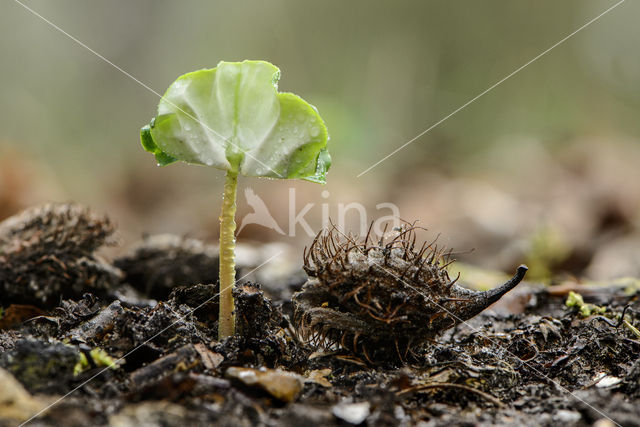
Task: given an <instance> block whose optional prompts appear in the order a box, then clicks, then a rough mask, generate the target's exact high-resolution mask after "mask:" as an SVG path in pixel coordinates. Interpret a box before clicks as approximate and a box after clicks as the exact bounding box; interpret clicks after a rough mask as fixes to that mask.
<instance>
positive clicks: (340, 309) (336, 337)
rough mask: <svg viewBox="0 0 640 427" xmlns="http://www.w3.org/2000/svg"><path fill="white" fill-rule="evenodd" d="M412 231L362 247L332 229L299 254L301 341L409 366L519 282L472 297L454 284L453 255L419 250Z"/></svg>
mask: <svg viewBox="0 0 640 427" xmlns="http://www.w3.org/2000/svg"><path fill="white" fill-rule="evenodd" d="M416 230H417V228H416V227H414V226H412V225H408V226H407V227H405V228H403V229H402V230H400V231H399V232H398V233H397V234H396V235H395V236H394V237H392V238H390V239H389V240H388V241H385V239H384V238H381V239H379V240H374V239H373V238H372V237H371V228H370V229H369V233H368V234H367V236H366V237H365V239H364V240H363V241H358V240H356V239H355V238H353V237H351V236H345V235H344V234H342V233H341V232H339V231H338V230H337V229H336V228H335V227H333V228H332V229H330V230H329V231H328V232H325V233H322V234H319V235H318V236H316V238H315V240H314V241H313V243H312V244H311V246H310V248H309V249H308V250H305V253H304V269H305V271H306V272H307V275H308V276H309V280H308V281H307V283H306V284H305V285H304V286H303V287H302V290H301V291H300V292H298V293H297V294H295V295H294V296H293V302H294V306H295V312H294V322H295V323H296V325H297V327H298V331H299V333H300V335H301V337H302V338H303V339H305V340H307V341H309V342H311V343H312V344H315V345H322V346H324V347H325V348H336V347H341V348H344V349H347V350H349V351H351V352H352V353H354V354H355V355H358V356H362V357H363V358H365V359H367V360H368V361H370V362H373V361H385V360H386V361H401V362H402V361H406V360H408V358H413V357H415V356H417V355H418V353H419V350H420V349H421V348H422V347H423V346H424V345H425V344H426V343H427V342H429V341H431V340H432V339H433V338H434V337H435V336H436V335H438V334H440V333H441V332H443V331H445V330H446V329H448V328H451V327H452V326H454V325H456V324H458V323H460V322H463V321H465V320H468V319H470V318H471V317H473V316H475V315H476V314H478V313H480V312H481V311H482V310H484V309H485V308H487V307H488V306H489V305H491V304H492V303H494V302H495V301H497V300H498V299H499V298H500V297H501V296H502V295H504V294H505V293H506V292H508V291H509V290H511V289H512V288H514V287H515V286H516V285H517V284H518V283H519V282H520V281H521V280H522V278H523V277H524V275H525V273H526V271H527V267H525V266H520V267H519V268H518V271H517V273H516V275H515V276H514V277H513V278H512V279H511V280H509V281H508V282H507V283H505V284H504V285H502V286H499V287H497V288H495V289H492V290H490V291H486V292H476V291H472V290H470V289H466V288H463V287H461V286H459V285H457V284H456V281H457V280H458V278H456V279H454V280H452V279H451V278H450V277H449V273H448V272H447V266H448V265H449V264H450V263H451V262H452V259H451V252H446V251H444V249H441V248H438V247H437V246H436V245H435V242H432V243H431V244H429V243H424V244H423V245H421V246H420V247H417V246H416V239H417V235H416Z"/></svg>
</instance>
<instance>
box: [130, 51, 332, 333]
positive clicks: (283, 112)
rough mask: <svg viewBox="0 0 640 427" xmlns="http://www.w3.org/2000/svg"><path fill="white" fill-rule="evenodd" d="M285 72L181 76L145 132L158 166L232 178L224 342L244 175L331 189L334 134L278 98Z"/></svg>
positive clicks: (224, 264)
mask: <svg viewBox="0 0 640 427" xmlns="http://www.w3.org/2000/svg"><path fill="white" fill-rule="evenodd" d="M279 77H280V70H278V68H277V67H275V66H274V65H272V64H270V63H268V62H265V61H243V62H220V63H219V64H218V66H217V67H216V68H213V69H205V70H199V71H194V72H191V73H187V74H184V75H183V76H180V77H179V78H178V79H177V80H176V81H175V82H173V84H171V86H169V89H167V91H166V93H165V94H164V96H163V97H162V99H161V100H160V103H159V105H158V113H157V115H156V117H155V118H153V119H152V120H151V123H150V124H149V125H147V126H145V127H143V128H142V130H141V141H142V146H143V147H144V149H145V150H147V151H149V152H150V153H153V154H154V155H155V156H156V159H157V161H158V165H160V166H165V165H168V164H170V163H173V162H176V161H178V160H181V161H184V162H186V163H191V164H197V165H205V166H213V167H215V168H218V169H222V170H224V171H226V179H225V183H224V192H223V201H222V213H221V215H220V319H219V324H218V335H219V338H220V339H222V338H225V337H227V336H230V335H233V334H234V331H235V323H234V315H233V308H234V304H233V297H232V294H231V290H232V287H233V285H234V283H235V229H236V224H235V211H236V189H237V183H238V175H239V174H242V175H244V176H256V177H266V178H283V179H284V178H287V179H304V180H307V181H311V182H316V183H321V184H324V183H325V175H326V172H327V170H328V169H329V167H330V165H331V158H330V156H329V154H328V152H327V149H326V146H327V140H328V133H327V128H326V126H325V125H324V122H323V120H322V118H321V117H320V115H319V114H318V112H317V111H316V109H315V108H314V107H313V106H312V105H310V104H308V103H307V102H305V101H304V100H303V99H302V98H300V97H299V96H297V95H294V94H292V93H280V92H278V86H277V83H278V79H279Z"/></svg>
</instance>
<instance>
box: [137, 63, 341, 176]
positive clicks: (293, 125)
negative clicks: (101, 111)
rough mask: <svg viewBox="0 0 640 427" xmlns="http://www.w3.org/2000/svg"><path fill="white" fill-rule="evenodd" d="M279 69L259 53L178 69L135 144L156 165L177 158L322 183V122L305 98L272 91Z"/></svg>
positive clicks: (325, 158)
mask: <svg viewBox="0 0 640 427" xmlns="http://www.w3.org/2000/svg"><path fill="white" fill-rule="evenodd" d="M279 77H280V71H279V70H278V68H277V67H275V66H274V65H272V64H270V63H268V62H265V61H243V62H220V63H219V64H218V66H217V67H216V68H213V69H210V70H199V71H195V72H192V73H188V74H185V75H183V76H181V77H179V78H178V79H177V80H176V81H175V82H174V83H173V84H172V85H171V86H170V87H169V89H167V92H166V93H165V94H164V96H163V97H162V99H161V100H160V103H159V105H158V114H157V116H156V117H155V118H154V120H152V122H151V124H150V125H149V126H145V127H144V128H143V129H142V131H141V139H142V145H143V147H144V148H145V150H147V151H149V152H151V153H153V154H154V155H155V156H156V158H157V160H158V163H159V164H161V165H164V164H169V163H172V162H173V161H176V160H182V161H184V162H187V163H195V164H201V165H208V166H213V167H216V168H219V169H224V170H229V169H231V170H237V171H238V172H240V173H241V174H243V175H245V176H258V177H269V178H299V179H306V180H309V181H313V182H319V183H324V182H325V174H326V172H327V170H328V169H329V167H330V165H331V159H330V157H329V154H328V152H327V150H326V146H327V140H328V133H327V128H326V126H325V124H324V122H323V120H322V118H321V117H320V115H319V114H318V112H317V111H316V110H315V108H314V107H313V106H311V105H310V104H308V103H307V102H306V101H304V100H303V99H302V98H300V97H299V96H297V95H294V94H291V93H279V92H278V89H277V82H278V79H279Z"/></svg>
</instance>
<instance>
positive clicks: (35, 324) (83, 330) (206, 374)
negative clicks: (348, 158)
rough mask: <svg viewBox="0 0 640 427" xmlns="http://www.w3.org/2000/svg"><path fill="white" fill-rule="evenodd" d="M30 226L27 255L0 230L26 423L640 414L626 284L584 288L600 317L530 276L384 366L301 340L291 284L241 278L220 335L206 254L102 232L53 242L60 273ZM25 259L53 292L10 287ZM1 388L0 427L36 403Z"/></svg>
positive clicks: (571, 418) (518, 421)
mask: <svg viewBox="0 0 640 427" xmlns="http://www.w3.org/2000/svg"><path fill="white" fill-rule="evenodd" d="M65 212H67V211H65ZM83 212H84V211H83ZM82 215H85V217H87V216H86V215H89V214H87V213H86V212H84V213H82ZM87 218H89V217H87ZM32 222H33V221H32ZM38 224H39V225H35V226H34V227H36V228H38V227H39V228H40V229H46V225H42V224H41V223H38ZM58 224H59V223H58ZM0 230H2V229H1V228H0ZM79 230H80V232H83V233H85V232H86V231H85V230H86V228H82V227H81V228H80V229H79ZM91 233H94V234H95V233H96V231H95V230H94V231H92V232H91ZM40 234H43V233H40ZM46 234H47V233H44V235H46ZM107 234H108V233H107ZM34 235H38V233H36V234H29V236H31V237H30V239H31V240H30V241H29V245H30V246H29V248H28V250H26V249H23V250H22V252H20V251H17V250H14V249H12V248H16V247H21V246H20V242H16V239H19V234H16V233H13V234H11V239H12V240H11V241H12V242H13V243H11V244H9V243H7V242H8V241H9V239H8V238H5V240H2V239H3V236H0V242H3V241H4V242H5V243H3V244H4V245H5V246H4V247H3V252H2V253H0V258H1V259H2V262H3V264H2V268H1V269H0V285H2V286H3V288H4V289H5V292H4V293H3V295H2V298H1V299H0V301H1V304H2V306H3V308H4V314H3V317H2V318H1V319H0V322H1V323H0V328H1V329H0V367H2V368H3V369H4V370H6V371H7V372H9V373H10V374H11V375H12V376H13V377H14V378H15V379H16V380H17V381H18V382H19V383H21V384H22V385H23V386H24V388H25V389H26V390H27V391H28V392H29V393H30V394H31V395H33V396H32V397H31V398H33V399H36V400H37V402H39V403H40V406H39V407H40V408H42V407H44V406H45V405H46V404H48V403H54V402H55V405H53V406H51V407H50V408H48V409H47V410H46V411H44V412H42V413H40V414H38V416H37V417H36V418H34V419H32V420H30V423H32V424H35V425H65V426H70V425H78V426H86V425H114V426H129V425H140V424H144V425H211V424H216V425H229V426H243V425H247V426H249V425H291V426H299V425H305V424H306V425H349V424H362V425H416V424H421V423H422V424H423V425H442V426H449V425H478V424H480V425H558V424H561V425H565V426H573V425H576V426H582V425H593V424H594V423H599V424H598V425H600V426H604V425H615V424H614V423H618V424H620V425H640V357H639V356H640V340H639V338H638V337H637V336H636V335H634V331H633V329H632V328H630V327H628V325H627V324H625V323H624V322H618V321H617V317H619V316H618V315H620V314H622V312H623V309H624V308H625V307H627V309H626V314H625V319H626V320H627V322H629V323H630V324H631V325H636V324H637V323H638V319H639V316H640V302H638V299H637V291H636V290H635V289H633V288H631V289H629V288H627V289H624V288H622V287H605V286H603V287H601V288H597V289H594V288H589V292H586V290H585V291H584V292H583V295H584V297H585V300H586V302H588V303H594V304H597V305H598V306H600V307H605V308H606V312H605V313H604V315H591V316H588V317H583V316H582V315H581V314H580V313H578V310H577V309H576V308H568V307H566V306H565V300H566V298H567V291H566V290H564V289H559V288H557V287H556V288H544V287H542V286H535V285H534V284H531V283H524V284H521V285H520V286H519V287H518V288H517V289H516V290H514V291H513V292H511V293H510V294H509V295H507V296H506V297H505V298H504V299H503V300H502V301H501V302H500V303H498V304H500V305H498V306H494V307H493V309H492V310H488V311H485V312H482V313H481V314H479V315H477V316H476V317H474V318H472V319H471V320H469V321H468V322H466V323H464V324H461V325H458V326H456V327H455V328H453V329H449V330H447V331H446V332H444V333H443V334H441V335H440V336H438V337H435V338H433V339H432V340H430V341H429V342H428V343H427V344H426V345H424V346H423V347H422V348H421V349H420V350H419V351H418V354H417V355H416V357H413V358H411V360H407V361H397V363H395V364H394V363H385V364H376V363H374V362H371V361H369V360H367V359H366V358H365V357H362V355H360V354H354V353H351V352H350V351H349V350H347V349H340V348H338V347H334V348H332V349H322V348H318V347H313V346H312V345H310V344H308V343H305V342H303V341H301V340H300V338H299V333H298V331H296V326H295V325H293V324H292V323H291V319H292V314H293V311H292V306H291V300H290V291H291V290H292V288H293V290H297V289H300V287H301V286H302V283H301V282H300V281H299V280H294V279H293V278H292V279H291V280H290V281H289V282H287V283H286V284H283V286H282V288H283V290H282V292H277V291H271V292H269V291H267V289H269V290H272V289H274V286H273V284H269V286H265V288H264V289H263V288H262V287H261V286H260V284H257V283H241V284H239V285H237V286H236V289H235V290H234V296H235V298H236V313H237V332H238V334H237V335H235V336H233V337H230V338H228V339H226V340H224V341H222V342H219V341H218V340H217V316H218V299H217V292H218V288H217V284H215V283H212V282H213V280H206V279H207V278H208V276H207V274H209V273H207V271H208V268H207V269H203V268H202V266H203V265H207V266H208V265H211V266H215V265H216V263H215V259H214V258H215V257H216V255H215V251H213V252H212V251H210V250H207V249H206V248H205V247H204V246H201V245H200V244H199V243H198V244H196V243H194V242H193V241H186V240H184V239H178V238H175V239H170V241H168V240H167V238H165V239H161V241H162V244H161V245H156V246H155V247H153V239H151V240H150V239H147V240H146V242H145V243H141V245H140V246H139V248H138V249H136V250H134V251H132V253H130V254H128V255H126V256H125V257H123V258H121V259H118V260H114V261H113V262H107V261H104V260H101V259H99V258H97V257H96V256H95V255H94V254H93V250H94V249H95V248H96V247H97V246H100V244H101V243H102V241H104V240H105V238H106V236H105V235H103V233H98V234H97V235H99V236H100V239H102V240H101V242H97V243H96V245H95V246H92V245H87V243H86V241H85V240H83V239H76V240H73V239H72V238H71V237H69V236H70V234H68V235H67V234H65V236H67V242H71V243H67V245H71V246H73V244H74V243H73V242H75V241H80V242H82V247H81V249H82V250H81V251H79V252H74V251H73V250H72V249H73V248H72V247H68V246H67V247H65V246H64V245H58V246H56V251H57V252H55V256H56V258H57V259H59V260H61V261H62V262H63V264H64V265H65V266H66V267H65V268H63V267H62V266H61V264H59V263H56V261H55V260H53V258H51V257H48V258H47V257H46V255H47V253H49V251H50V249H49V246H48V245H50V244H51V241H49V242H44V241H39V240H37V238H34V237H33V236H34ZM16 236H17V237H16ZM4 237H6V236H4ZM167 242H168V243H167ZM185 242H186V243H185ZM22 243H24V245H26V244H27V243H26V242H22ZM16 245H17V246H16ZM24 245H23V246H24ZM38 245H39V246H38ZM10 250H13V252H11V251H10ZM25 253H26V254H35V255H29V256H32V258H25V259H22V258H20V257H21V256H22V255H21V254H25ZM35 257H37V259H42V258H43V257H45V258H44V259H45V260H46V262H45V261H43V262H40V263H38V262H36V261H37V259H36V258H35ZM80 258H84V259H87V260H90V261H91V263H93V264H92V265H97V263H99V265H100V268H99V269H98V268H94V267H91V269H90V270H86V271H90V272H91V274H93V276H92V275H91V274H89V273H86V272H83V273H82V274H73V271H72V272H71V273H68V269H69V268H74V266H75V268H78V269H82V268H84V267H83V265H84V264H81V263H77V260H78V259H80ZM301 258H302V257H301ZM25 263H30V264H25ZM24 265H30V266H31V267H30V269H29V270H28V271H26V272H25V273H24V274H28V275H30V276H29V277H32V278H38V277H46V281H44V282H38V281H37V280H36V279H33V280H32V281H35V282H37V283H46V284H47V286H49V285H50V286H52V290H51V289H49V288H43V287H42V286H30V285H29V280H27V279H25V278H21V281H15V280H14V279H15V277H16V274H18V273H16V271H21V272H22V271H23V270H24V268H23V266H24ZM48 265H57V266H58V267H55V268H54V267H52V268H50V269H48V270H47V266H48ZM212 268H214V267H212ZM83 271H85V270H83ZM96 272H97V273H96ZM64 273H67V275H68V277H66V276H64ZM21 274H22V273H21ZM94 276H95V277H97V278H99V279H96V280H97V281H94V282H91V280H90V278H91V277H94ZM214 276H215V274H214ZM83 280H84V281H85V282H82V281H83ZM461 281H462V282H463V283H464V277H463V278H461ZM66 283H70V284H71V286H70V287H69V288H65V287H64V286H65V284H66ZM79 283H85V286H83V287H79V285H78V284H79ZM285 285H286V286H287V288H286V289H284V286H285ZM18 286H20V287H18ZM43 286H44V285H43ZM81 288H82V289H81ZM64 289H70V290H71V291H69V292H65V291H64ZM275 289H277V287H275ZM7 290H10V292H8V291H7ZM96 290H97V291H96ZM574 290H575V289H574ZM578 290H580V289H579V288H578ZM81 291H84V293H83V292H81ZM56 292H57V294H56ZM34 295H36V296H34ZM152 298H155V299H152ZM110 361H115V362H116V364H115V366H111V367H109V366H108V365H109V363H110ZM79 362H82V363H79ZM1 378H4V377H1ZM8 386H11V387H16V386H15V385H10V384H9V383H7V384H0V390H2V389H3V387H8ZM26 396H27V397H28V395H26ZM52 396H53V397H52ZM62 396H66V397H65V398H64V399H62V400H60V401H58V402H56V400H57V398H58V397H62ZM27 397H25V398H27ZM3 399H5V398H4V397H3V395H2V394H1V393H0V425H17V424H20V423H21V422H23V421H26V420H28V419H29V418H30V417H31V416H33V415H36V414H37V412H38V411H37V410H35V409H30V410H27V409H25V410H23V411H22V412H20V411H18V410H17V412H19V415H15V413H16V411H9V409H7V408H10V409H15V408H14V406H15V407H21V405H20V402H16V401H9V402H7V401H3ZM23 406H24V405H23ZM607 423H609V424H607Z"/></svg>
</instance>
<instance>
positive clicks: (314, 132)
mask: <svg viewBox="0 0 640 427" xmlns="http://www.w3.org/2000/svg"><path fill="white" fill-rule="evenodd" d="M309 133H310V134H311V136H313V137H316V136H318V135H320V129H319V128H318V127H317V126H313V127H312V128H311V130H310V131H309Z"/></svg>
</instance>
